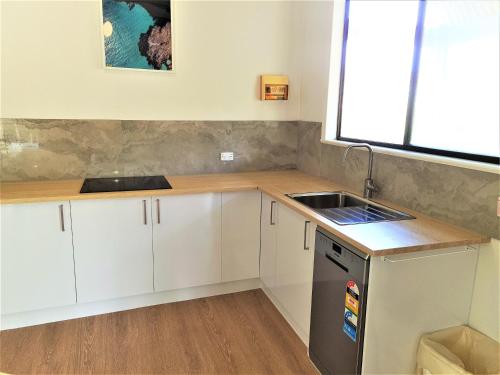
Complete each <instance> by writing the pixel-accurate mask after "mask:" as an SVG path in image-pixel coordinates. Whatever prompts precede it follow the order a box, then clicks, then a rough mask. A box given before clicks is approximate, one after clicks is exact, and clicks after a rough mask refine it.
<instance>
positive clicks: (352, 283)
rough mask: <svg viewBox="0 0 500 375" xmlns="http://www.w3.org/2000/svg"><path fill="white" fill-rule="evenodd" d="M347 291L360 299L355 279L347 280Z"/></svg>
mask: <svg viewBox="0 0 500 375" xmlns="http://www.w3.org/2000/svg"><path fill="white" fill-rule="evenodd" d="M347 293H349V294H351V295H352V296H353V297H354V298H356V299H359V288H358V284H356V282H355V281H353V280H349V281H348V282H347Z"/></svg>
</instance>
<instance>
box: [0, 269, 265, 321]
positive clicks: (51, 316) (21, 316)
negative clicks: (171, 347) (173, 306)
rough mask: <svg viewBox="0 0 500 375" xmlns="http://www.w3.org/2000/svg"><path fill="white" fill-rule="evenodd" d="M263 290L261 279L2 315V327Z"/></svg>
mask: <svg viewBox="0 0 500 375" xmlns="http://www.w3.org/2000/svg"><path fill="white" fill-rule="evenodd" d="M260 286H261V282H260V279H258V278H255V279H247V280H239V281H232V282H227V283H220V284H212V285H204V286H199V287H193V288H186V289H177V290H171V291H166V292H159V293H151V294H142V295H137V296H130V297H125V298H119V299H115V300H108V301H101V302H92V303H83V304H75V305H69V306H62V307H57V308H51V309H44V310H36V311H28V312H22V313H15V314H9V315H2V317H1V320H0V327H1V330H6V329H13V328H20V327H27V326H33V325H38V324H44V323H52V322H57V321H62V320H68V319H76V318H83V317H86V316H93V315H99V314H106V313H111V312H116V311H124V310H131V309H136V308H140V307H146V306H153V305H159V304H163V303H170V302H179V301H186V300H191V299H196V298H203V297H211V296H216V295H221V294H228V293H236V292H242V291H245V290H252V289H258V288H260Z"/></svg>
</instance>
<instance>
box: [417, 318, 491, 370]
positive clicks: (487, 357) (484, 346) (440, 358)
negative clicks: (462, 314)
mask: <svg viewBox="0 0 500 375" xmlns="http://www.w3.org/2000/svg"><path fill="white" fill-rule="evenodd" d="M417 373H418V374H421V375H428V374H463V375H470V374H500V344H499V343H498V342H496V341H495V340H493V339H490V338H489V337H487V336H485V335H483V334H482V333H479V332H478V331H476V330H474V329H472V328H470V327H468V326H459V327H452V328H447V329H443V330H441V331H436V332H433V333H429V334H425V335H423V336H422V337H421V339H420V344H419V347H418V353H417Z"/></svg>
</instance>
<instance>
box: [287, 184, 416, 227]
mask: <svg viewBox="0 0 500 375" xmlns="http://www.w3.org/2000/svg"><path fill="white" fill-rule="evenodd" d="M287 196H289V197H290V198H292V199H294V200H296V201H297V202H300V203H302V204H303V205H305V206H307V207H309V208H311V209H313V210H314V211H316V212H317V213H319V214H320V215H322V216H324V217H326V218H327V219H329V220H331V221H333V222H335V223H337V224H340V225H349V224H362V223H376V222H380V221H395V220H408V219H415V218H414V217H413V216H411V215H408V214H406V213H404V212H401V211H397V210H393V209H392V208H389V207H386V206H383V205H381V204H378V203H375V202H372V201H370V200H368V199H364V198H361V197H358V196H356V195H353V194H350V193H346V192H343V191H336V192H320V193H297V194H287Z"/></svg>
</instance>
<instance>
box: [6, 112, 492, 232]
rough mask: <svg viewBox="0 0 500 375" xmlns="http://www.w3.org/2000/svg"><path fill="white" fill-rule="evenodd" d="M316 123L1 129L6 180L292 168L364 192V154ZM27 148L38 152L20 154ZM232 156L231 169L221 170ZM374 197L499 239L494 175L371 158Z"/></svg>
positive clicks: (55, 124) (75, 123) (24, 123)
mask: <svg viewBox="0 0 500 375" xmlns="http://www.w3.org/2000/svg"><path fill="white" fill-rule="evenodd" d="M320 138H321V124H319V123H309V122H296V121H289V122H286V121H285V122H280V121H276V122H273V121H234V122H229V121H227V122H226V121H223V122H219V121H216V122H214V121H119V120H116V121H115V120H112V121H108V120H26V119H3V120H1V122H0V157H1V161H0V162H1V164H0V179H1V180H3V181H10V180H13V181H19V180H46V179H71V178H83V177H103V176H113V175H120V176H131V175H156V174H159V175H163V174H165V175H182V174H201V173H217V172H239V171H254V170H277V169H293V168H298V169H300V170H302V171H304V172H306V173H309V174H311V175H315V176H322V177H325V178H329V179H331V180H334V181H336V182H338V183H340V184H342V185H345V186H347V187H349V188H351V189H352V190H353V191H355V192H357V193H361V192H362V187H363V180H364V178H365V176H366V169H367V155H366V152H364V151H360V150H354V151H353V153H352V154H351V155H350V156H349V159H348V160H347V163H346V164H343V163H342V154H343V152H344V147H342V146H333V145H326V144H322V143H321V142H320ZM21 143H24V144H26V143H33V144H34V145H38V148H29V147H28V148H24V149H23V150H20V149H19V148H18V145H19V144H21ZM223 151H233V152H234V153H235V160H234V161H232V162H223V161H220V153H221V152H223ZM373 172H374V175H373V177H374V180H375V182H376V183H377V185H378V186H379V188H380V191H379V192H378V193H377V195H376V197H380V198H382V199H387V200H388V201H392V202H394V203H396V204H400V205H401V206H404V207H408V208H411V209H414V210H416V211H420V212H422V213H425V214H428V215H430V216H433V217H436V218H438V219H442V220H444V221H447V222H449V223H452V224H456V225H459V226H462V227H465V228H469V229H471V230H474V231H477V232H480V233H483V234H487V235H489V236H491V237H495V238H500V219H499V218H498V217H497V216H496V202H497V197H498V195H499V193H500V191H499V190H500V181H499V175H497V174H493V173H486V172H480V171H475V170H470V169H464V168H458V167H452V166H449V165H443V164H436V163H430V162H425V161H421V160H414V159H408V158H401V157H397V156H391V155H384V154H378V153H377V154H375V156H374V170H373Z"/></svg>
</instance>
